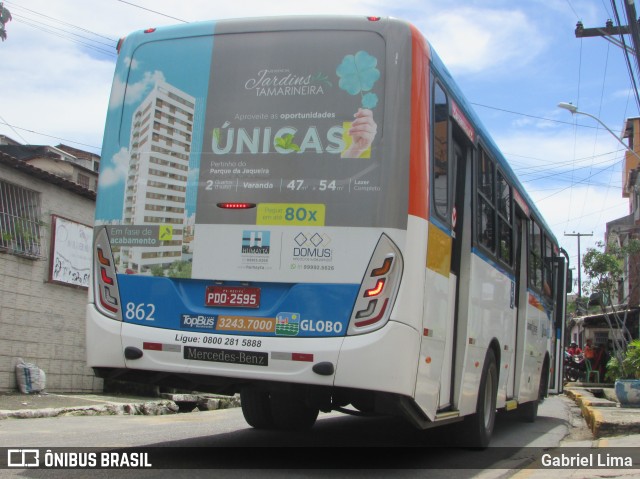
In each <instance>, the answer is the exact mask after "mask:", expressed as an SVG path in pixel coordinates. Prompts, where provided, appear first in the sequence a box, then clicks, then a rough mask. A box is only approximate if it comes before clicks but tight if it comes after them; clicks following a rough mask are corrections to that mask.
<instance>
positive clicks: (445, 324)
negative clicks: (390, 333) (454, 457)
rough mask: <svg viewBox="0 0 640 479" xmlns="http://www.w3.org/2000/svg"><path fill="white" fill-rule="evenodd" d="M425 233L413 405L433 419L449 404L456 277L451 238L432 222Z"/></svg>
mask: <svg viewBox="0 0 640 479" xmlns="http://www.w3.org/2000/svg"><path fill="white" fill-rule="evenodd" d="M428 231H429V239H428V242H427V243H428V246H427V249H428V252H427V261H426V267H427V268H426V281H425V288H424V305H423V312H422V325H421V326H422V328H421V329H420V331H421V334H422V344H421V348H420V361H419V363H418V380H417V384H416V402H417V403H418V404H420V406H421V407H422V408H423V410H424V411H425V413H426V414H427V415H428V416H429V418H431V419H433V418H434V417H435V414H436V411H437V409H438V407H441V406H443V405H445V404H449V402H450V390H451V367H452V364H451V362H452V349H451V348H452V342H451V338H452V335H453V324H454V322H453V312H454V298H455V282H456V277H455V276H454V275H452V274H451V273H450V269H451V236H450V235H449V234H448V233H446V232H444V231H442V230H441V229H439V228H438V227H437V226H435V225H434V224H433V223H430V224H429V229H428Z"/></svg>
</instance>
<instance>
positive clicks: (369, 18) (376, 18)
mask: <svg viewBox="0 0 640 479" xmlns="http://www.w3.org/2000/svg"><path fill="white" fill-rule="evenodd" d="M367 20H369V21H370V22H379V21H380V17H367Z"/></svg>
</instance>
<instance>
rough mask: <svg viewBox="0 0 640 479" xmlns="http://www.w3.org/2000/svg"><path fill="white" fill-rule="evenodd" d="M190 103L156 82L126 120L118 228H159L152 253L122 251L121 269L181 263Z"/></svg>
mask: <svg viewBox="0 0 640 479" xmlns="http://www.w3.org/2000/svg"><path fill="white" fill-rule="evenodd" d="M194 111H195V99H194V98H193V97H192V96H190V95H188V94H186V93H185V92H183V91H181V90H179V89H177V88H175V87H173V86H172V85H169V84H168V83H165V82H162V81H158V82H157V83H156V84H155V86H154V88H153V90H152V91H151V92H150V93H149V94H148V95H147V97H146V98H145V99H144V100H143V101H142V103H141V104H140V106H139V107H138V108H137V109H136V110H135V112H134V113H133V116H132V119H131V139H130V146H129V154H130V160H129V171H128V175H127V180H126V186H125V198H124V206H123V214H122V225H123V226H124V227H126V226H127V225H136V226H141V225H149V226H154V227H155V226H159V227H160V228H162V231H164V232H165V234H164V235H162V236H161V238H160V239H161V240H162V241H161V245H160V246H159V247H154V248H144V247H132V246H123V247H122V249H121V252H120V267H121V268H122V270H125V271H129V272H133V273H146V272H150V271H151V269H152V268H153V267H158V266H160V267H167V266H169V265H170V264H171V263H174V262H176V261H180V260H181V259H182V253H183V246H185V249H186V245H185V239H186V238H188V237H187V236H185V227H186V225H185V217H186V213H185V208H186V195H187V193H186V192H187V177H188V173H189V157H190V153H191V142H192V135H193V117H194Z"/></svg>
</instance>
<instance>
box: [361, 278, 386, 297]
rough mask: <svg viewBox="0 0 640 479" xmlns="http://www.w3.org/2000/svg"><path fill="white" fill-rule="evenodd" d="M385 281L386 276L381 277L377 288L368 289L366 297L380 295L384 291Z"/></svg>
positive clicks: (365, 293)
mask: <svg viewBox="0 0 640 479" xmlns="http://www.w3.org/2000/svg"><path fill="white" fill-rule="evenodd" d="M384 281H385V280H384V278H382V279H379V280H378V282H377V283H376V287H375V288H372V289H368V290H366V291H365V292H364V295H365V297H367V298H370V297H371V296H378V295H379V294H380V293H382V290H383V289H384Z"/></svg>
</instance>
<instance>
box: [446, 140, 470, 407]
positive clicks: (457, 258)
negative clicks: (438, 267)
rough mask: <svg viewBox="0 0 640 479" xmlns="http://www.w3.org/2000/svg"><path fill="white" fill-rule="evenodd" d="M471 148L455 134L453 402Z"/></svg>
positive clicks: (466, 259)
mask: <svg viewBox="0 0 640 479" xmlns="http://www.w3.org/2000/svg"><path fill="white" fill-rule="evenodd" d="M471 152H472V147H471V145H470V144H469V143H468V142H467V141H464V140H463V137H462V135H460V136H458V135H455V134H454V137H453V156H454V162H453V164H454V165H455V172H456V175H455V178H454V191H453V198H454V201H453V208H452V213H451V225H452V227H453V241H452V248H451V278H452V279H453V280H454V281H455V286H454V287H455V294H454V308H453V315H452V318H451V321H450V322H449V331H448V334H447V342H446V348H445V358H447V359H446V361H445V363H444V364H445V366H444V368H443V371H442V372H443V374H442V387H441V392H440V394H441V404H443V403H442V398H443V397H444V398H448V402H450V401H451V398H452V397H454V396H453V392H454V384H455V372H456V364H455V358H456V351H455V345H456V338H457V336H458V334H459V330H460V323H461V321H462V318H461V316H460V314H461V312H463V311H467V309H468V308H467V307H466V305H467V301H468V287H464V286H463V285H468V284H469V277H468V275H469V272H470V261H471V229H472V228H471V194H470V192H471Z"/></svg>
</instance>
